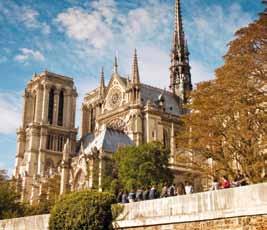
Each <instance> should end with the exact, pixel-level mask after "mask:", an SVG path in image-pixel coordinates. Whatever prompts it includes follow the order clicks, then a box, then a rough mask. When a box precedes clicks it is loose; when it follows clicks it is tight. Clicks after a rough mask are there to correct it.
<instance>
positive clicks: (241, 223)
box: [114, 183, 267, 230]
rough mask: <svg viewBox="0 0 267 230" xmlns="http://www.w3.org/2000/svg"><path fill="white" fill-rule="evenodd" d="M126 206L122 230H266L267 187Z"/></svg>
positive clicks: (119, 219) (120, 225)
mask: <svg viewBox="0 0 267 230" xmlns="http://www.w3.org/2000/svg"><path fill="white" fill-rule="evenodd" d="M124 206H125V207H124V211H123V213H122V214H121V215H120V216H119V218H118V220H117V222H116V223H114V225H115V226H116V227H117V228H119V229H135V230H141V229H142V230H172V229H175V230H180V229H181V230H182V229H183V230H184V229H188V230H189V229H190V230H191V229H194V230H200V229H201V230H216V229H244V230H245V229H262V230H263V229H266V230H267V183H264V184H257V185H251V186H245V187H239V188H232V189H225V190H218V191H209V192H203V193H196V194H191V195H184V196H176V197H170V198H163V199H157V200H152V201H143V202H136V203H131V204H126V205H124Z"/></svg>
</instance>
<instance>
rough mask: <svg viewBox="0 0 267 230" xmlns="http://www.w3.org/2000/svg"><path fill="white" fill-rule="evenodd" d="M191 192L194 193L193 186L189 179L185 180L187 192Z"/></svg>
mask: <svg viewBox="0 0 267 230" xmlns="http://www.w3.org/2000/svg"><path fill="white" fill-rule="evenodd" d="M191 193H193V187H192V185H191V184H190V183H189V182H188V181H186V182H185V194H191Z"/></svg>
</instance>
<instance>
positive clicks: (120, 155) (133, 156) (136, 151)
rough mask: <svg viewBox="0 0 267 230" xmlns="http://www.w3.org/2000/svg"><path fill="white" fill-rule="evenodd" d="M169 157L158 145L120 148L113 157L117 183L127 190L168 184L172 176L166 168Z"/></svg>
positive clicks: (167, 152) (166, 151)
mask: <svg viewBox="0 0 267 230" xmlns="http://www.w3.org/2000/svg"><path fill="white" fill-rule="evenodd" d="M169 155H170V154H169V151H168V150H167V149H164V148H163V146H162V145H161V144H159V143H149V144H143V145H140V146H138V147H136V146H128V147H125V148H121V149H119V150H118V151H117V152H116V153H115V155H114V161H115V165H116V167H117V174H118V180H117V181H118V182H119V183H120V184H121V185H122V187H123V188H124V189H127V190H131V189H136V188H142V187H146V186H150V185H155V184H160V183H164V182H169V183H170V182H172V180H173V175H172V173H171V170H170V169H169V168H168V166H169V165H168V162H169Z"/></svg>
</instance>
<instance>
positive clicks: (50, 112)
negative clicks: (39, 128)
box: [48, 89, 55, 124]
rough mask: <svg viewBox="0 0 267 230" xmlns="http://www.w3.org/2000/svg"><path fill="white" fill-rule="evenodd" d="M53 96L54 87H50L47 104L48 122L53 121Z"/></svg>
mask: <svg viewBox="0 0 267 230" xmlns="http://www.w3.org/2000/svg"><path fill="white" fill-rule="evenodd" d="M54 97H55V91H54V89H51V90H50V92H49V104H48V122H49V124H52V123H53V112H54Z"/></svg>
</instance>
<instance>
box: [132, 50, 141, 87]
mask: <svg viewBox="0 0 267 230" xmlns="http://www.w3.org/2000/svg"><path fill="white" fill-rule="evenodd" d="M131 82H132V84H133V85H137V84H140V77H139V68H138V60H137V51H136V49H135V50H134V57H133V65H132V79H131Z"/></svg>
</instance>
